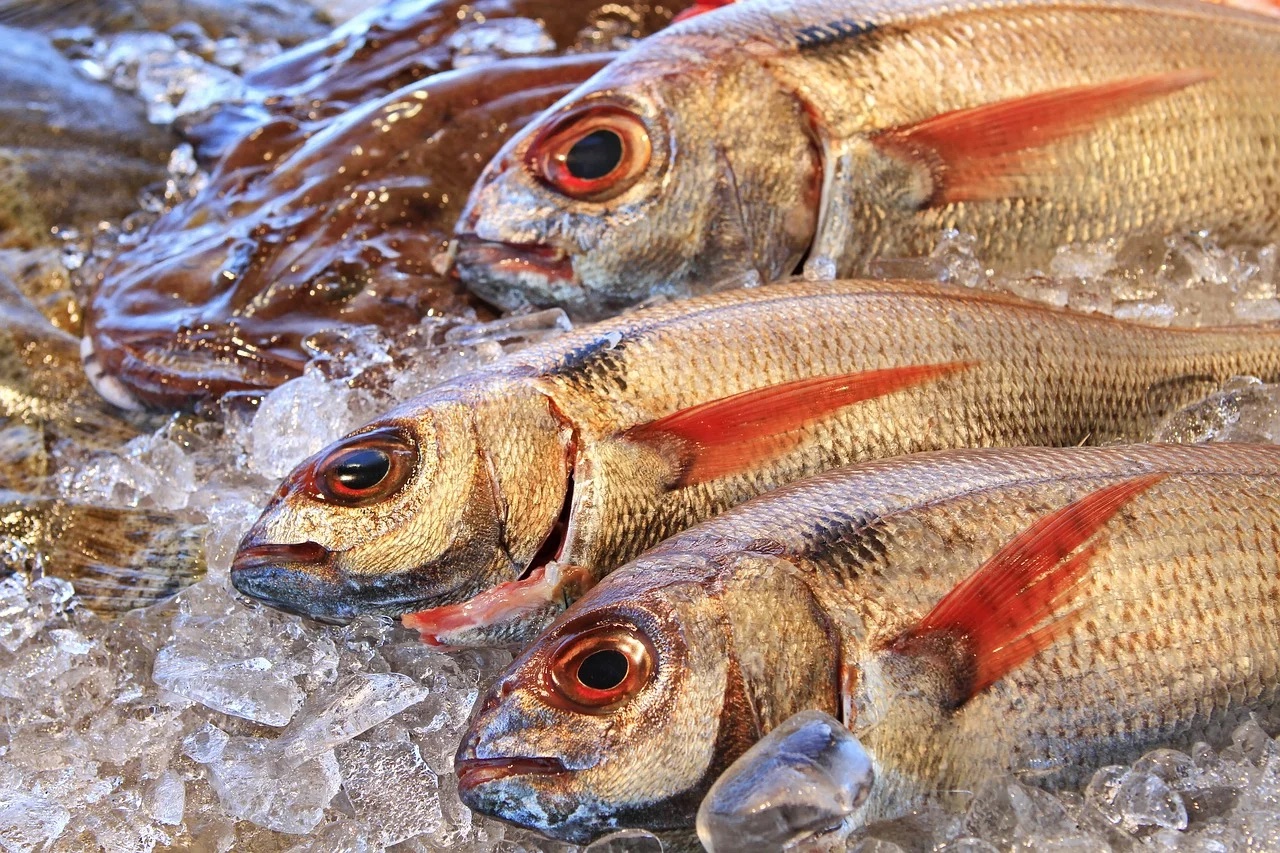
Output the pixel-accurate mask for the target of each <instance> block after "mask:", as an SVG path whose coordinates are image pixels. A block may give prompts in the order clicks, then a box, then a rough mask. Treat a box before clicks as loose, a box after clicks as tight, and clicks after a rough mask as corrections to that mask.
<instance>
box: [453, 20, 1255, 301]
mask: <svg viewBox="0 0 1280 853" xmlns="http://www.w3.org/2000/svg"><path fill="white" fill-rule="evenodd" d="M1278 198H1280V20H1278V19H1277V18H1276V16H1274V15H1263V14H1253V13H1250V12H1245V11H1241V10H1239V9H1232V8H1224V7H1221V6H1215V5H1212V4H1208V3H1202V2H1197V0H1185V2H1178V0H1170V2H1145V0H1102V2H1093V0H1088V1H1087V2H1086V0H982V2H978V3H956V2H942V0H907V2H893V3H888V2H875V0H870V1H869V2H868V1H867V0H863V2H856V3H849V2H834V0H802V2H795V3H783V2H751V3H736V4H732V5H730V6H728V7H727V8H724V9H720V10H717V11H715V12H713V13H711V14H707V15H700V16H697V17H694V18H693V19H691V20H688V21H684V22H681V23H680V24H678V25H676V26H673V27H671V28H669V29H667V30H665V31H663V32H661V33H658V34H657V35H655V36H653V37H650V38H649V39H647V40H645V41H644V42H642V43H641V44H639V45H637V46H636V47H635V48H633V49H631V50H629V51H628V52H627V53H626V55H625V56H624V57H622V58H621V59H619V60H618V61H616V62H614V63H612V64H610V65H609V66H608V67H607V68H605V69H604V70H603V71H601V72H600V73H599V74H597V75H596V76H595V77H593V78H592V79H591V80H589V81H587V82H586V83H585V84H583V85H582V86H581V87H580V88H579V89H577V90H576V91H575V92H573V93H571V94H570V95H568V96H567V97H566V98H565V99H564V100H562V101H561V102H560V103H559V104H558V105H556V106H555V107H553V108H552V109H550V110H548V111H547V112H546V113H545V114H544V115H543V116H542V117H541V118H540V120H538V121H536V122H534V123H532V124H530V125H529V126H528V127H526V128H525V129H524V130H523V131H522V132H521V133H520V134H518V135H517V136H515V137H513V138H512V139H511V140H510V141H509V142H508V143H507V144H506V146H504V148H503V149H502V151H500V152H499V153H498V155H497V156H496V157H495V158H494V160H493V161H492V162H491V163H490V164H489V166H488V167H487V169H486V170H485V173H484V175H483V176H482V177H481V179H480V181H479V183H478V184H477V185H476V187H475V188H474V189H473V191H472V195H471V198H470V199H469V201H468V203H467V207H466V208H465V209H464V211H463V212H462V215H461V216H460V218H459V222H458V226H457V232H456V233H457V239H458V246H459V250H458V253H457V269H458V271H459V273H460V274H461V276H462V277H463V279H464V281H466V283H467V284H468V286H469V287H471V288H472V289H473V290H474V291H475V292H476V293H477V294H478V295H480V296H481V297H482V298H484V299H487V300H489V301H491V302H493V303H495V304H497V305H500V306H502V307H504V308H514V307H518V306H520V305H524V304H528V303H533V304H535V305H551V304H558V305H564V306H566V307H567V308H568V309H569V310H570V311H571V312H575V313H577V314H579V315H581V316H592V315H600V314H602V313H606V312H609V311H611V310H615V309H616V308H618V307H619V306H623V305H627V304H631V303H634V302H637V301H639V300H641V299H644V298H646V297H648V296H650V295H651V294H653V293H665V294H673V295H677V294H687V293H689V292H691V291H692V290H694V289H696V288H697V287H699V286H705V285H698V284H695V283H698V282H703V283H712V282H722V281H724V280H725V279H726V278H729V279H732V278H733V277H736V276H754V277H756V278H758V279H761V280H765V281H768V280H772V279H776V278H779V277H781V276H784V275H786V274H788V273H790V272H793V271H794V270H795V269H796V266H797V264H799V263H800V261H801V259H803V258H806V257H807V258H808V264H809V269H810V270H811V271H812V272H813V273H814V274H815V275H819V276H822V277H831V275H833V274H838V275H850V274H856V273H859V272H861V271H864V270H865V268H866V265H867V263H868V261H869V260H870V259H872V258H873V257H883V256H904V255H908V256H909V255H920V254H927V253H928V251H929V250H930V249H931V248H932V246H933V244H934V242H935V241H936V239H937V236H938V234H939V232H940V231H941V230H942V229H945V228H957V229H960V230H961V231H964V232H967V233H971V234H976V235H978V251H979V253H980V255H981V256H983V257H984V258H986V259H988V260H989V261H991V262H1001V261H1016V262H1018V263H1020V264H1026V265H1033V266H1034V265H1037V264H1041V263H1043V262H1045V261H1046V260H1047V259H1048V258H1049V257H1051V256H1052V252H1053V250H1054V249H1055V248H1056V247H1057V246H1060V245H1062V244H1065V243H1069V242H1073V241H1088V240H1097V239H1100V238H1105V237H1108V236H1112V235H1119V234H1131V233H1154V234H1167V233H1171V232H1174V231H1178V230H1183V229H1210V230H1212V231H1213V232H1214V233H1216V234H1218V235H1219V236H1221V237H1222V238H1224V239H1227V240H1231V241H1239V242H1243V243H1252V242H1258V243H1265V242H1272V241H1275V240H1276V239H1277V237H1280V203H1278V202H1277V199H1278Z"/></svg>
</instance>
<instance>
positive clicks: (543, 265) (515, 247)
mask: <svg viewBox="0 0 1280 853" xmlns="http://www.w3.org/2000/svg"><path fill="white" fill-rule="evenodd" d="M455 240H456V246H457V251H456V255H455V257H454V269H455V270H456V271H457V273H458V275H459V276H460V277H461V278H462V279H463V280H465V281H466V282H467V285H468V286H469V287H470V288H471V290H472V292H473V293H475V294H476V295H477V296H479V297H480V298H481V299H483V300H485V301H486V302H489V303H492V304H493V305H496V306H498V307H499V308H501V309H503V310H504V311H516V310H519V309H521V308H526V307H528V306H530V305H535V306H546V305H579V304H582V303H584V301H585V299H584V292H583V283H582V280H581V279H580V278H579V277H578V274H577V272H576V271H575V270H574V267H573V260H572V258H571V257H570V255H569V254H568V252H566V251H565V250H564V249H561V248H556V247H553V246H546V245H542V244H537V243H525V244H522V243H503V242H499V241H492V240H483V239H481V238H480V237H478V236H476V235H475V234H468V233H462V234H458V235H457V237H456V238H455Z"/></svg>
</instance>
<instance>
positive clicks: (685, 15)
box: [671, 0, 733, 24]
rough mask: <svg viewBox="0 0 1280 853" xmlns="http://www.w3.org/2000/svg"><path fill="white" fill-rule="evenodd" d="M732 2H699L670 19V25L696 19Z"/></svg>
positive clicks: (728, 0)
mask: <svg viewBox="0 0 1280 853" xmlns="http://www.w3.org/2000/svg"><path fill="white" fill-rule="evenodd" d="M732 2H733V0H699V2H697V3H694V4H693V5H692V6H690V7H689V8H688V9H685V10H684V11H683V12H681V13H680V14H679V15H676V16H675V17H674V18H672V19H671V23H673V24H678V23H680V22H681V21H687V20H689V19H690V18H694V17H697V16H698V15H701V14H703V13H704V12H714V11H715V10H716V9H719V8H720V7H721V6H728V5H729V4H730V3H732Z"/></svg>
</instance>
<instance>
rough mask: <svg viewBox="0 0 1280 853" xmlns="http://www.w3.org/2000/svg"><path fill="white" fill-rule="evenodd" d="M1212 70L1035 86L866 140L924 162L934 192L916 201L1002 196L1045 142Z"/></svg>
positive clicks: (1032, 168)
mask: <svg viewBox="0 0 1280 853" xmlns="http://www.w3.org/2000/svg"><path fill="white" fill-rule="evenodd" d="M1211 76H1212V75H1211V74H1210V73H1209V72H1207V71H1202V70H1198V69H1187V70H1181V71H1169V72H1164V73H1161V74H1147V75H1143V76H1139V77H1124V78H1121V79H1119V80H1112V81H1110V82H1107V83H1099V84H1094V85H1088V86H1071V87H1068V88H1064V89H1054V90H1052V91H1049V92H1037V93H1036V94H1033V95H1027V96H1025V97H1021V98H1013V99H1010V100H1005V101H997V102H995V103H993V104H983V105H982V106H978V107H969V108H967V109H961V110H952V111H951V112H946V113H943V114H942V115H938V116H934V117H932V118H928V119H925V120H924V121H921V122H917V123H915V124H910V125H903V126H901V127H894V128H889V129H887V130H882V131H879V132H878V133H876V134H874V135H873V136H872V142H873V143H874V144H875V145H876V146H877V147H878V148H880V149H881V150H882V151H884V152H886V153H888V154H891V155H894V156H898V157H901V158H903V159H906V160H908V161H910V162H913V163H915V164H918V165H920V166H923V167H924V168H925V169H927V170H928V172H929V174H930V176H931V177H932V192H931V194H930V195H929V197H928V198H927V199H925V200H924V201H923V203H922V204H921V207H941V206H943V205H948V204H954V203H956V202H962V201H990V200H993V199H998V198H1006V197H1008V196H1010V195H1014V194H1016V193H1017V192H1019V184H1020V182H1019V179H1020V178H1025V177H1027V176H1029V175H1032V174H1035V173H1037V172H1041V171H1044V170H1045V169H1046V168H1051V167H1052V165H1053V161H1052V159H1051V158H1049V157H1046V156H1045V151H1044V149H1045V148H1046V147H1047V146H1049V145H1052V144H1053V143H1055V142H1058V141H1060V140H1062V139H1065V138H1067V137H1069V136H1074V135H1076V134H1080V133H1085V132H1087V131H1089V130H1091V129H1092V128H1093V127H1094V126H1095V125H1096V124H1097V123H1098V122H1100V121H1103V120H1104V119H1108V118H1112V117H1114V116H1118V115H1121V114H1122V113H1125V112H1128V111H1129V110H1131V109H1134V108H1136V107H1138V106H1141V105H1142V104H1144V103H1146V102H1148V101H1151V100H1154V99H1156V98H1159V97H1162V96H1164V95H1169V94H1172V93H1174V92H1178V91H1180V90H1182V89H1185V88H1187V87H1188V86H1193V85H1195V84H1196V83H1201V82H1203V81H1205V80H1208V79H1209V78H1210V77H1211Z"/></svg>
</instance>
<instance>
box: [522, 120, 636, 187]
mask: <svg viewBox="0 0 1280 853" xmlns="http://www.w3.org/2000/svg"><path fill="white" fill-rule="evenodd" d="M651 154H652V147H651V145H650V143H649V132H648V131H647V130H646V129H645V126H644V122H642V121H641V120H640V119H639V117H638V116H636V115H635V114H634V113H631V112H628V111H627V110H624V109H622V108H620V107H616V106H612V105H594V106H588V107H584V108H582V109H579V110H576V111H574V112H571V113H569V114H568V115H566V116H565V117H564V118H562V119H560V121H558V122H556V123H555V124H553V125H551V126H550V127H549V128H547V129H546V130H544V131H543V132H542V133H541V134H539V135H538V137H537V138H535V139H534V141H533V144H531V145H530V146H529V153H528V155H527V156H526V164H527V166H528V168H529V170H530V171H531V172H532V173H533V175H534V176H535V177H537V178H538V180H540V181H542V182H543V183H544V184H546V185H547V186H549V187H551V188H552V189H553V190H556V191H557V192H559V193H562V194H563V195H567V196H569V197H570V198H576V199H581V200H583V201H607V200H608V199H611V198H614V197H615V196H618V195H621V194H622V193H623V192H624V191H626V189H627V188H628V187H630V186H631V185H632V184H634V183H635V182H636V179H637V178H639V177H640V175H641V174H642V173H643V172H644V170H645V169H646V168H648V166H649V158H650V156H651Z"/></svg>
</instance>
